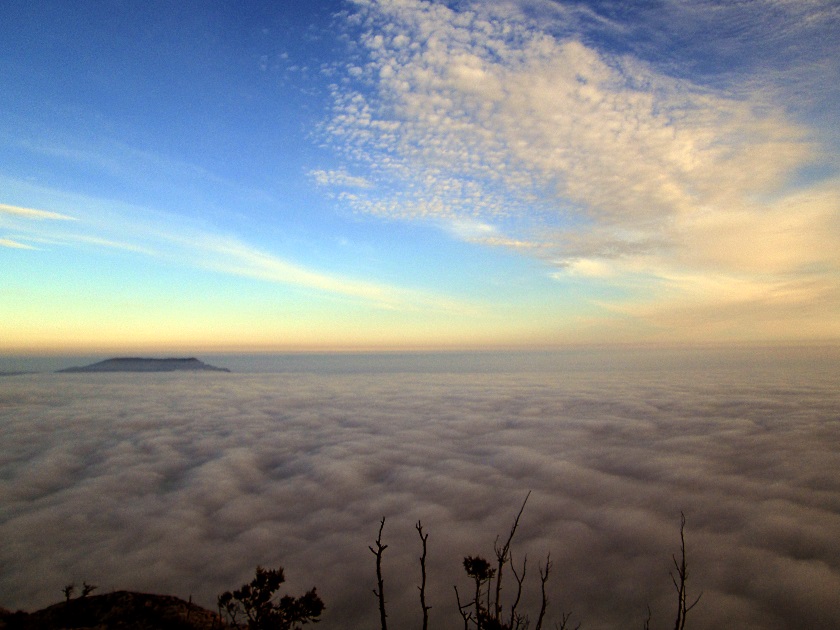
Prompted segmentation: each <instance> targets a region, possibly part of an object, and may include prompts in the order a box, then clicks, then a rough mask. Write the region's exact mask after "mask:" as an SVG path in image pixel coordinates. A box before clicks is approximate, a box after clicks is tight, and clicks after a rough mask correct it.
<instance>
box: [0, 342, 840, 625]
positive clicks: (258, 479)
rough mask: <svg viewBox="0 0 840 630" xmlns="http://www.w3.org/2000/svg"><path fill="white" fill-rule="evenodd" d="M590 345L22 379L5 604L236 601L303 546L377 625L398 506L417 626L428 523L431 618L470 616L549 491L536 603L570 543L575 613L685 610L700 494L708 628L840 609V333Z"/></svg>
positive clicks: (530, 601) (330, 596) (1, 464)
mask: <svg viewBox="0 0 840 630" xmlns="http://www.w3.org/2000/svg"><path fill="white" fill-rule="evenodd" d="M348 361H350V360H348ZM426 361H427V364H426V367H427V368H428V367H429V365H430V364H429V363H428V359H426ZM564 361H565V363H562V362H561V363H562V364H561V365H557V366H555V367H554V368H552V369H544V368H545V366H538V367H539V369H537V367H534V366H537V363H538V362H536V363H533V364H531V365H532V367H533V369H531V370H529V369H527V365H528V364H529V362H528V361H527V360H523V359H522V357H519V359H518V360H517V361H515V362H511V364H510V365H511V366H512V367H511V368H510V369H508V370H506V369H504V360H503V359H501V360H499V359H498V357H497V364H496V366H495V367H493V368H492V369H484V368H482V369H478V366H479V365H480V363H476V364H475V366H474V367H475V368H476V369H467V368H466V367H465V366H464V365H463V364H458V365H456V366H455V367H453V368H452V369H447V367H446V361H445V359H440V361H438V363H436V365H435V369H425V368H424V369H413V370H412V369H399V367H400V365H402V366H403V367H405V366H406V365H409V363H410V362H407V360H402V362H400V361H397V362H393V361H392V362H391V363H387V362H386V364H385V365H387V369H378V370H377V369H374V367H373V366H372V364H370V362H369V363H365V364H364V366H365V367H364V369H361V370H352V369H349V370H345V371H342V370H336V369H330V370H324V371H321V372H319V371H317V370H311V369H310V370H309V371H292V372H289V371H287V372H285V373H242V372H239V373H232V374H217V373H206V374H205V373H196V374H32V375H22V376H8V377H3V378H2V379H0V444H2V449H0V541H2V544H0V606H4V607H6V608H11V609H17V608H22V609H35V608H38V607H42V606H45V605H47V604H50V603H53V602H55V601H58V600H60V599H61V598H62V595H61V588H62V587H63V586H64V585H66V584H68V583H70V582H75V583H76V584H81V583H82V581H87V582H88V583H93V584H96V585H98V586H99V591H98V592H107V591H110V590H115V589H130V590H139V591H151V592H160V593H168V594H173V595H177V596H180V597H183V598H185V599H186V598H188V597H190V596H191V597H192V598H193V600H194V601H196V602H197V603H199V604H202V605H204V606H206V607H209V608H214V607H215V600H216V596H217V595H218V594H219V593H220V592H222V591H224V590H227V589H232V588H234V587H238V586H239V585H241V584H242V583H243V582H245V581H247V580H248V579H249V578H250V577H251V576H252V575H253V570H254V567H255V566H257V565H258V564H261V565H264V566H270V567H274V566H277V565H282V566H284V567H285V569H286V574H287V578H288V584H287V585H288V591H289V592H291V593H292V594H296V595H297V594H301V593H303V592H304V591H305V590H307V589H309V588H311V587H312V586H317V587H318V590H319V593H320V594H321V595H322V597H323V599H324V601H325V603H326V605H327V610H326V612H325V614H324V618H323V622H322V624H321V626H320V627H321V628H323V629H324V630H329V629H333V628H376V627H378V611H377V603H376V598H375V597H374V595H373V593H372V589H373V588H374V587H375V586H376V576H375V558H374V556H373V555H372V554H371V552H370V550H369V549H368V546H369V545H372V544H373V542H374V540H375V538H376V535H377V531H378V528H379V522H380V519H381V518H382V517H383V516H384V517H385V519H386V520H385V526H384V531H383V542H384V543H385V544H387V545H388V548H387V549H386V551H385V553H384V558H383V569H384V579H385V594H386V599H387V601H388V614H389V621H390V624H391V626H392V627H394V628H411V627H419V626H420V620H421V616H422V615H421V611H420V602H419V598H418V590H417V585H418V584H419V581H420V567H419V562H418V557H419V555H420V553H421V545H420V540H419V537H418V534H417V532H416V531H415V529H414V527H415V524H416V523H417V521H419V520H422V523H423V526H424V529H425V531H426V532H427V533H428V534H429V539H428V580H429V585H428V587H427V590H428V592H427V600H428V603H429V604H430V605H431V606H432V609H431V611H430V622H431V627H436V628H456V627H462V622H461V620H460V616H459V615H458V612H457V608H456V605H455V592H454V589H453V586H454V585H458V588H459V591H460V592H461V594H462V597H465V594H467V593H469V592H470V582H469V580H468V579H467V577H466V575H465V574H464V572H463V569H462V567H461V561H462V559H463V557H464V556H465V555H476V554H481V555H483V556H485V557H487V558H488V559H490V558H492V557H493V543H494V540H495V538H496V536H497V535H501V536H502V537H504V536H506V534H507V532H508V530H509V528H510V526H511V523H512V522H513V519H514V517H515V516H516V513H517V511H518V509H519V507H520V505H521V504H522V501H523V499H524V498H525V496H526V494H527V493H528V492H529V491H530V492H531V495H530V498H529V499H528V502H527V505H526V507H525V510H524V513H523V515H522V519H521V522H520V526H519V530H518V532H517V536H516V538H515V539H514V543H513V559H514V562H515V563H516V565H517V567H520V566H521V562H522V560H523V558H524V557H525V555H526V554H527V557H528V574H527V578H526V581H525V589H526V598H525V601H524V603H523V604H521V605H520V610H523V611H530V612H531V614H532V617H534V616H536V613H537V611H538V607H539V598H538V592H539V580H538V575H537V568H538V565H539V564H540V563H541V562H544V561H545V557H546V554H547V553H549V552H550V553H551V561H552V563H553V572H552V575H551V577H550V580H549V582H548V597H549V609H548V618H549V619H552V620H559V619H560V615H561V613H562V612H569V611H572V612H573V615H572V620H573V621H574V623H577V622H582V623H583V628H585V629H587V630H594V629H600V628H628V627H637V628H641V627H642V625H643V623H644V620H645V618H646V617H647V614H648V612H647V611H648V606H649V607H650V610H651V614H652V620H651V628H667V627H669V626H670V625H672V624H673V617H674V610H675V605H676V596H675V592H674V589H673V585H672V584H671V578H670V577H669V571H671V570H672V568H673V566H672V559H671V556H672V554H674V553H677V554H678V553H679V524H680V512H681V511H682V512H684V513H685V517H686V521H687V525H686V545H687V555H688V566H689V582H688V587H689V597H690V598H693V597H694V596H697V595H700V593H701V592H702V598H701V600H700V602H699V603H698V605H697V607H696V608H695V609H694V610H693V611H692V612H691V613H690V617H689V624H688V626H689V627H690V628H692V630H706V629H712V628H721V627H732V628H734V627H737V628H745V629H748V628H762V629H775V628H778V629H782V628H786V629H789V628H809V629H812V630H813V629H820V628H825V629H828V628H836V627H840V387H838V385H840V363H839V362H838V361H837V356H836V353H835V354H834V355H831V356H828V355H826V354H825V353H820V352H816V351H815V352H812V353H810V354H808V353H805V354H803V355H796V356H795V357H793V358H791V357H790V356H787V357H785V358H782V357H780V356H777V355H773V354H765V355H761V356H755V357H750V356H748V355H743V356H741V357H740V358H739V359H738V360H731V361H729V360H727V361H715V360H714V359H713V358H711V359H710V357H708V356H707V357H705V358H704V359H703V360H702V361H694V362H692V361H682V360H680V361H675V360H666V359H663V360H657V359H656V358H654V359H653V360H651V359H650V357H648V360H646V361H644V362H635V361H626V360H625V361H622V360H621V359H620V358H616V357H611V355H610V354H609V353H604V354H602V355H601V357H600V358H599V359H598V360H597V361H585V360H582V359H581V360H580V361H575V360H574V357H572V358H571V359H570V358H569V357H566V359H565V360H564ZM350 362H351V363H352V361H350ZM462 363H463V362H462ZM348 364H349V363H348ZM296 365H297V364H296ZM418 365H421V366H422V365H424V364H423V363H422V362H421V363H419V364H418ZM298 367H300V365H298ZM514 368H515V369H514ZM507 575H508V577H510V573H508V574H507ZM513 587H514V583H513V580H512V579H511V580H509V581H508V582H507V583H506V584H505V589H504V594H505V596H506V597H508V598H509V597H511V596H512V595H513V591H514V589H513ZM549 627H553V624H550V625H549Z"/></svg>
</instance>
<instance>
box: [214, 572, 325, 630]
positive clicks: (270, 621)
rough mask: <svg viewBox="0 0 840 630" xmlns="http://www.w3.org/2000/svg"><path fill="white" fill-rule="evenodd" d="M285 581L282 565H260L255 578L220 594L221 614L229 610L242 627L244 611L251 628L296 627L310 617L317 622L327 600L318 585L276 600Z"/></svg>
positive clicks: (282, 629) (234, 623)
mask: <svg viewBox="0 0 840 630" xmlns="http://www.w3.org/2000/svg"><path fill="white" fill-rule="evenodd" d="M285 581H286V577H285V575H284V574H283V567H278V568H277V569H263V568H262V567H257V570H256V575H255V577H254V579H253V580H251V581H250V582H249V583H248V584H243V585H242V587H240V588H238V589H237V590H235V591H233V592H230V591H225V592H224V593H222V594H221V595H219V600H218V605H219V614H220V615H222V613H224V614H226V615H227V617H228V619H229V620H230V624H231V625H232V626H233V627H235V628H240V627H242V625H241V624H240V623H239V621H238V617H239V616H240V615H244V617H245V619H244V623H245V625H246V627H247V628H248V629H249V630H294V629H296V628H300V626H301V625H303V624H307V623H309V622H310V621H311V622H313V623H317V622H318V621H319V620H318V617H320V616H321V613H322V612H323V610H324V602H323V601H321V598H320V597H319V596H318V593H317V592H316V589H315V588H312V590H310V591H308V592H306V593H305V594H303V595H301V596H300V597H292V596H291V595H284V596H283V597H282V598H280V601H279V602H277V601H275V593H276V592H277V590H278V589H279V588H280V585H281V584H283V582H285Z"/></svg>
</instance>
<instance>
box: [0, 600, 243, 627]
mask: <svg viewBox="0 0 840 630" xmlns="http://www.w3.org/2000/svg"><path fill="white" fill-rule="evenodd" d="M227 627H228V626H227V625H226V624H223V623H221V622H220V620H219V616H218V615H217V614H216V613H214V612H211V611H209V610H206V609H204V608H201V607H200V606H196V605H195V604H193V603H191V602H185V601H184V600H182V599H178V598H177V597H172V596H170V595H152V594H148V593H132V592H129V591H116V592H114V593H108V594H105V595H90V596H88V597H80V598H77V599H71V600H70V601H67V602H61V603H59V604H54V605H52V606H48V607H47V608H44V609H43V610H39V611H37V612H32V613H25V612H22V611H18V612H11V611H8V610H5V609H2V608H0V629H2V630H35V629H38V630H42V629H43V630H58V629H59V628H97V629H105V628H120V629H121V630H152V629H159V630H209V629H210V628H217V629H223V628H227Z"/></svg>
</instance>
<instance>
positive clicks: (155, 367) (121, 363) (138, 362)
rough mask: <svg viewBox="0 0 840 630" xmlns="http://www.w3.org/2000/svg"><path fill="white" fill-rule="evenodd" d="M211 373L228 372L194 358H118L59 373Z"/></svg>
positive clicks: (67, 369) (71, 368)
mask: <svg viewBox="0 0 840 630" xmlns="http://www.w3.org/2000/svg"><path fill="white" fill-rule="evenodd" d="M189 371H212V372H230V370H228V369H227V368H219V367H215V366H213V365H208V364H206V363H204V362H202V361H199V360H198V359H196V358H189V359H141V358H138V357H118V358H115V359H106V360H104V361H99V362H98V363H92V364H91V365H85V366H81V367H70V368H66V369H64V370H59V372H189Z"/></svg>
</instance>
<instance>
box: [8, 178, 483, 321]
mask: <svg viewBox="0 0 840 630" xmlns="http://www.w3.org/2000/svg"><path fill="white" fill-rule="evenodd" d="M36 192H37V193H39V194H44V193H45V191H43V190H38V191H36ZM46 192H47V194H50V195H52V196H55V197H58V198H59V200H60V203H61V204H63V205H64V206H68V207H82V208H85V212H84V213H82V212H78V213H77V214H78V215H79V217H78V218H72V217H69V215H64V214H59V213H54V212H47V211H43V210H32V209H27V208H18V207H16V206H2V205H0V211H2V212H6V213H7V214H9V215H11V216H15V217H27V218H65V219H70V218H72V219H73V223H72V227H68V226H67V225H62V226H60V227H56V226H53V225H49V224H41V223H40V222H39V223H38V224H37V225H31V224H23V223H17V224H16V228H17V229H19V231H21V232H23V233H25V234H26V239H27V241H31V242H38V243H45V244H50V245H52V246H53V247H89V246H93V247H97V248H105V249H109V250H121V251H124V252H128V253H133V254H139V255H143V256H147V257H151V258H154V259H156V260H158V261H160V262H163V263H167V264H174V265H186V266H190V267H194V268H202V269H208V270H212V271H214V272H217V273H223V274H227V275H235V276H243V277H249V278H256V279H259V280H264V281H267V282H272V283H276V284H285V285H290V286H298V287H305V288H309V289H312V290H314V291H318V292H321V293H324V294H332V295H336V296H344V297H350V298H354V299H357V300H360V301H363V302H366V303H368V304H369V305H372V306H374V307H376V308H383V309H389V310H403V311H417V310H427V311H435V312H457V313H462V314H463V313H474V312H475V308H474V307H473V306H471V305H469V304H467V303H465V302H463V301H460V300H457V299H454V298H449V297H448V296H445V295H438V294H434V293H432V292H427V291H422V290H416V289H411V288H405V287H398V286H391V285H387V284H384V283H377V282H372V281H367V280H364V279H356V278H352V277H345V276H341V275H338V274H332V273H328V272H324V271H320V270H318V269H314V268H311V267H308V266H306V265H303V264H298V263H295V262H292V261H289V260H286V259H284V258H283V257H281V256H279V255H277V254H275V253H272V252H268V251H264V250H261V249H259V248H257V247H255V246H253V245H252V244H250V243H247V242H246V241H244V240H242V239H240V238H237V237H235V236H231V235H220V234H218V233H217V231H216V230H215V229H214V226H213V225H211V224H209V223H207V222H197V221H190V220H189V219H187V218H184V217H179V216H176V215H174V214H171V213H164V212H158V211H155V210H154V209H152V208H148V207H141V206H134V205H129V204H124V203H119V202H114V201H110V200H104V199H97V198H94V197H82V196H74V195H67V194H64V193H54V192H52V191H46ZM0 217H2V215H0ZM12 243H16V245H12ZM0 245H2V246H6V247H13V246H22V247H26V246H25V245H23V244H21V243H19V242H18V241H13V240H9V239H4V240H3V241H0ZM30 248H31V249H34V248H33V247H30Z"/></svg>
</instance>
